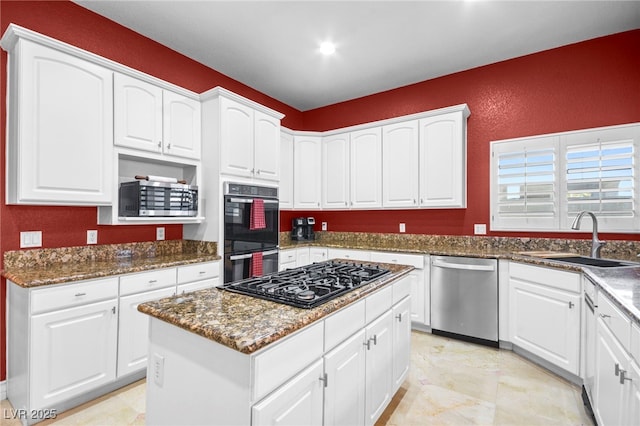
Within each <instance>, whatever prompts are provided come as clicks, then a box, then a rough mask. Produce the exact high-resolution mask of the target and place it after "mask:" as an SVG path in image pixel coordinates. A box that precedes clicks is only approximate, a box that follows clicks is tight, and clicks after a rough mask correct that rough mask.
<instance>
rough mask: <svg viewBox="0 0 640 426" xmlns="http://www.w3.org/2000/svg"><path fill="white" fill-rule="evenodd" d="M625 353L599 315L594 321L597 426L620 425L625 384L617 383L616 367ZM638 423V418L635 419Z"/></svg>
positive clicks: (622, 363)
mask: <svg viewBox="0 0 640 426" xmlns="http://www.w3.org/2000/svg"><path fill="white" fill-rule="evenodd" d="M628 362H629V358H628V355H627V354H626V352H625V351H624V349H623V348H622V346H621V345H620V343H619V342H618V341H617V340H616V338H615V337H614V335H613V334H612V333H611V331H610V330H609V328H608V327H607V325H606V324H605V323H604V321H603V320H602V318H600V317H598V319H597V321H596V384H595V397H594V400H595V404H594V405H595V406H594V407H593V409H594V415H595V417H596V420H597V421H598V424H599V425H620V424H623V415H622V413H623V410H624V408H626V404H625V385H621V384H620V377H619V373H618V374H616V366H618V368H622V369H624V366H626V365H627V364H628ZM635 423H636V424H637V421H636V422H635Z"/></svg>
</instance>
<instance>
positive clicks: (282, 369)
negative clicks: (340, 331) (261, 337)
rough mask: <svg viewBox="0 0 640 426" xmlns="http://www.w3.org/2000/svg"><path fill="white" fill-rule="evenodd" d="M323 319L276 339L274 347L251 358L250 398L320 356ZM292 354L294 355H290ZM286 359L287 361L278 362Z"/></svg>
mask: <svg viewBox="0 0 640 426" xmlns="http://www.w3.org/2000/svg"><path fill="white" fill-rule="evenodd" d="M323 340H324V321H321V322H319V323H317V324H314V325H312V326H310V327H308V328H306V329H303V330H301V331H300V332H299V333H296V334H294V335H293V336H291V337H288V338H286V339H285V340H284V341H282V342H278V343H277V345H276V346H275V347H274V348H271V349H267V350H266V351H265V352H261V353H260V354H258V355H256V356H255V358H254V359H253V376H254V381H255V383H254V387H253V400H254V401H258V400H260V399H261V398H262V397H264V396H265V395H266V394H268V393H269V392H271V391H272V390H274V389H275V388H277V387H278V386H280V385H281V384H283V383H285V382H286V381H287V380H289V379H290V378H291V377H293V376H294V375H295V374H296V373H298V372H299V371H301V370H302V369H303V368H304V367H306V366H307V365H309V364H311V363H312V362H313V361H315V360H317V359H318V358H320V357H321V356H322V353H323V347H324V344H323ZM292 354H295V356H291V355H292ZM283 359H286V360H287V362H282V360H283Z"/></svg>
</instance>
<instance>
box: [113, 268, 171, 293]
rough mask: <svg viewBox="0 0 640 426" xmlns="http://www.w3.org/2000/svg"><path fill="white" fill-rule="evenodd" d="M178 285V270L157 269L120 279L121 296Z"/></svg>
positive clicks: (124, 276)
mask: <svg viewBox="0 0 640 426" xmlns="http://www.w3.org/2000/svg"><path fill="white" fill-rule="evenodd" d="M172 285H176V268H168V269H156V270H154V271H147V272H140V273H138V274H131V275H123V276H121V277H120V295H121V296H124V295H127V294H134V293H139V292H141V291H149V290H155V289H158V288H164V287H169V286H172Z"/></svg>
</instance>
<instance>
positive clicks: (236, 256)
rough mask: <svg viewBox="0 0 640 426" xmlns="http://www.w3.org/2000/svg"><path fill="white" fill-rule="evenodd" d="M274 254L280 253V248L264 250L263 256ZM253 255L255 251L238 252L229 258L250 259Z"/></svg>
mask: <svg viewBox="0 0 640 426" xmlns="http://www.w3.org/2000/svg"><path fill="white" fill-rule="evenodd" d="M258 253H259V252H258ZM272 254H278V250H269V251H263V252H262V256H263V257H264V256H271V255H272ZM252 256H253V253H247V254H237V255H235V256H229V260H242V259H250V258H251V257H252Z"/></svg>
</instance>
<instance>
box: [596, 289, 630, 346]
mask: <svg viewBox="0 0 640 426" xmlns="http://www.w3.org/2000/svg"><path fill="white" fill-rule="evenodd" d="M598 315H599V316H600V318H602V320H603V322H604V323H605V324H607V326H608V327H609V329H610V330H611V332H612V333H613V335H614V336H616V338H617V339H618V341H619V342H620V343H621V344H622V346H623V347H624V349H625V350H626V351H627V352H630V351H631V321H630V320H629V318H628V317H627V316H626V315H625V314H623V313H622V312H621V311H620V310H619V309H618V308H617V307H616V306H614V304H613V302H612V301H611V300H609V298H608V297H606V296H605V295H604V293H602V292H600V294H599V295H598Z"/></svg>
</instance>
